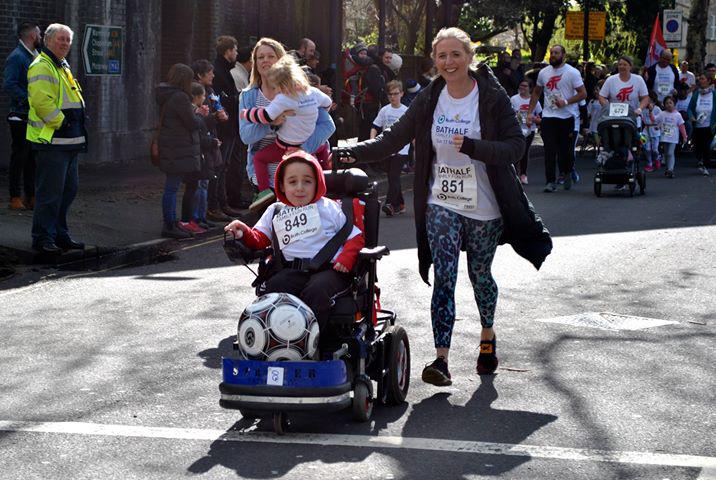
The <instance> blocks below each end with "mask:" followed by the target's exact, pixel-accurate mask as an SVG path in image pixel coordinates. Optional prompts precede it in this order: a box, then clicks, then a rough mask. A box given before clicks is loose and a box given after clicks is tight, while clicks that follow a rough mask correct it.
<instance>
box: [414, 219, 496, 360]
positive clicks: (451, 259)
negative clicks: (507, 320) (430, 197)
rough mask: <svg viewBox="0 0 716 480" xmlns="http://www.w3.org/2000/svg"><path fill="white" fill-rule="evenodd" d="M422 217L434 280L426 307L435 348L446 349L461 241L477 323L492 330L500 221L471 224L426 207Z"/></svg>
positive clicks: (453, 306) (453, 318)
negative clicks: (428, 304)
mask: <svg viewBox="0 0 716 480" xmlns="http://www.w3.org/2000/svg"><path fill="white" fill-rule="evenodd" d="M425 217H426V221H427V230H428V242H429V243H430V251H431V252H432V258H433V269H434V277H435V278H434V282H435V285H434V286H433V299H432V303H431V305H430V314H431V317H432V323H433V336H434V337H435V348H450V338H451V337H452V329H453V325H454V324H455V285H456V283H457V267H458V260H459V257H460V246H461V245H462V242H463V241H464V242H465V247H466V250H467V263H468V274H469V276H470V281H471V282H472V289H473V291H474V292H475V301H476V302H477V308H478V310H479V311H480V323H481V324H482V326H483V327H485V328H489V327H491V326H492V323H493V321H494V316H495V307H496V305H497V283H495V279H494V278H492V273H491V272H490V267H491V265H492V259H493V258H494V257H495V250H497V243H498V241H499V240H500V235H502V219H501V218H498V219H495V220H487V221H481V220H474V219H472V218H468V217H465V216H463V215H460V214H458V213H455V212H453V211H451V210H448V209H446V208H443V207H441V206H438V205H428V208H427V212H426V214H425Z"/></svg>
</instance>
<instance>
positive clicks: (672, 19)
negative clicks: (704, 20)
mask: <svg viewBox="0 0 716 480" xmlns="http://www.w3.org/2000/svg"><path fill="white" fill-rule="evenodd" d="M682 16H683V13H682V11H681V10H664V41H666V46H667V47H669V48H676V47H680V46H681V31H682V29H681V24H682V20H683V18H682Z"/></svg>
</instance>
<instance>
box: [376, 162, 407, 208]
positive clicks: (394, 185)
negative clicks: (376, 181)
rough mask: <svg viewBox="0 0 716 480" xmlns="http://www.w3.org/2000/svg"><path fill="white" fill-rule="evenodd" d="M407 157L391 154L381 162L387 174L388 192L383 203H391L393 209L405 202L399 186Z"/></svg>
mask: <svg viewBox="0 0 716 480" xmlns="http://www.w3.org/2000/svg"><path fill="white" fill-rule="evenodd" d="M407 158H408V156H407V155H391V156H390V157H388V158H386V159H385V160H383V162H382V166H383V170H384V171H385V173H387V174H388V193H387V195H386V196H385V203H386V204H388V205H392V206H393V208H395V209H398V208H400V206H401V205H403V204H405V200H404V199H403V192H402V191H401V188H400V187H401V185H400V175H401V173H402V172H403V164H404V163H405V160H406V159H407Z"/></svg>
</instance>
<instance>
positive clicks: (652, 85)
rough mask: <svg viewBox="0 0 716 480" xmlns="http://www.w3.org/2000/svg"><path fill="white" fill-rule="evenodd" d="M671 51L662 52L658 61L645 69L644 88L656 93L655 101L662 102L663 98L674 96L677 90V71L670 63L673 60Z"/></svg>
mask: <svg viewBox="0 0 716 480" xmlns="http://www.w3.org/2000/svg"><path fill="white" fill-rule="evenodd" d="M673 58H674V57H673V55H672V54H671V50H668V49H666V50H664V51H663V52H661V55H659V61H658V62H656V63H655V64H654V65H652V66H651V67H649V68H648V69H647V72H646V75H647V78H646V88H648V89H649V91H650V92H652V91H653V92H656V97H657V101H658V102H659V103H661V102H663V101H664V97H666V96H668V95H675V94H676V89H677V88H679V83H680V82H679V71H678V70H677V69H676V67H675V66H674V65H673V64H672V63H671V60H672V59H673Z"/></svg>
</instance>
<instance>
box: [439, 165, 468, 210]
mask: <svg viewBox="0 0 716 480" xmlns="http://www.w3.org/2000/svg"><path fill="white" fill-rule="evenodd" d="M432 193H433V202H434V203H436V204H439V205H444V206H448V207H452V208H458V209H460V210H475V209H477V174H476V172H475V166H474V165H472V164H469V165H463V166H460V167H453V166H449V165H444V164H435V182H434V183H433V191H432Z"/></svg>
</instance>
